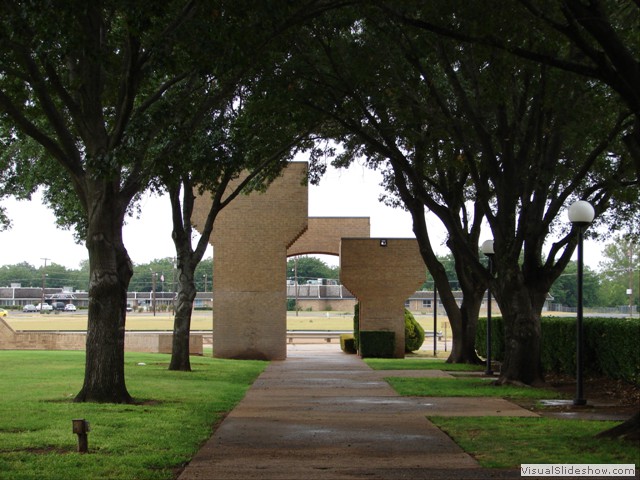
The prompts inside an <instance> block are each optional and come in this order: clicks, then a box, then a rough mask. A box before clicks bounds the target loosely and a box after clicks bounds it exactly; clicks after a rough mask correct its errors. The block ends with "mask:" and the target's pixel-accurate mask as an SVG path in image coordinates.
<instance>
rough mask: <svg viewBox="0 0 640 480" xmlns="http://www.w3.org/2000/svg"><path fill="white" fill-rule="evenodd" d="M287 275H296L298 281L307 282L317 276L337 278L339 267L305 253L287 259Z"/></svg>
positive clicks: (315, 278) (290, 277) (292, 276)
mask: <svg viewBox="0 0 640 480" xmlns="http://www.w3.org/2000/svg"><path fill="white" fill-rule="evenodd" d="M287 277H288V278H289V279H293V278H294V277H297V279H298V283H307V281H308V280H317V279H318V278H331V279H336V280H337V279H338V278H340V268H339V267H330V266H329V265H327V263H326V262H324V261H322V260H320V259H319V258H317V257H309V256H308V255H305V256H301V257H297V258H290V259H289V260H287Z"/></svg>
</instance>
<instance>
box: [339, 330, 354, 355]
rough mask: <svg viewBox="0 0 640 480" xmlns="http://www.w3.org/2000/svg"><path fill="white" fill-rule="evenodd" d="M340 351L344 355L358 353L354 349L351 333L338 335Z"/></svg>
mask: <svg viewBox="0 0 640 480" xmlns="http://www.w3.org/2000/svg"><path fill="white" fill-rule="evenodd" d="M340 349H342V351H343V352H344V353H358V350H357V349H356V339H355V337H354V336H353V335H352V334H351V333H343V334H342V335H340Z"/></svg>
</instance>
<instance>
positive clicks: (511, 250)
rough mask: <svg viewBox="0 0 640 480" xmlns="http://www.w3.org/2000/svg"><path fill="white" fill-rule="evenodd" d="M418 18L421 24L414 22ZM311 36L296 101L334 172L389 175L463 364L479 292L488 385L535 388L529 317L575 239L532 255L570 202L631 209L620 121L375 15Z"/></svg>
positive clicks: (594, 103) (569, 86) (571, 79)
mask: <svg viewBox="0 0 640 480" xmlns="http://www.w3.org/2000/svg"><path fill="white" fill-rule="evenodd" d="M430 13H431V12H430V11H429V10H428V7H425V8H424V9H423V10H421V15H423V16H424V17H425V18H428V17H429V16H430ZM482 23H483V25H482V28H485V29H488V28H491V27H492V26H493V24H491V22H488V23H489V24H490V25H484V24H485V23H486V19H485V18H483V20H482ZM478 28H479V27H478ZM319 30H320V29H319ZM323 33H325V32H323V31H320V33H318V32H314V34H315V35H314V39H316V42H318V43H320V42H321V46H320V48H319V50H320V51H322V52H323V53H324V55H325V57H326V59H325V60H324V63H319V60H318V58H317V57H314V58H313V61H310V62H309V63H310V65H311V66H310V69H311V71H312V74H311V75H309V78H313V79H314V80H313V81H309V83H310V84H311V90H312V89H313V87H315V86H316V83H320V82H323V83H321V85H322V87H324V88H325V90H323V96H320V97H314V96H311V95H308V92H306V93H307V98H308V100H306V101H307V102H308V103H309V104H310V105H311V106H312V108H316V109H321V110H322V111H323V112H324V113H325V114H327V115H329V116H331V118H332V119H333V120H334V122H335V124H336V126H335V127H334V132H335V133H334V138H336V139H337V140H339V141H341V142H342V143H343V145H344V147H345V152H344V153H343V154H341V155H340V156H338V160H337V161H338V163H343V164H348V163H349V162H350V161H351V160H352V159H353V158H355V156H357V155H364V156H366V157H367V158H368V159H369V161H370V163H371V164H373V165H376V166H379V165H384V163H385V162H388V163H387V165H388V170H387V181H388V183H387V184H388V185H389V186H390V187H391V189H392V190H394V192H395V193H396V194H397V195H398V197H399V199H400V200H401V204H402V205H403V206H404V207H405V208H407V209H408V210H409V211H410V212H411V213H412V216H413V219H414V231H415V233H416V237H417V239H418V242H419V244H420V247H421V252H422V253H423V258H424V259H425V263H426V264H427V267H428V268H429V271H430V272H431V274H432V275H433V276H434V277H435V279H436V284H437V285H438V288H439V290H441V296H442V299H443V303H444V304H445V308H446V310H447V313H448V314H449V317H450V319H452V318H453V322H452V327H454V325H457V326H458V332H459V336H458V338H463V339H464V338H465V336H466V338H467V340H469V342H468V343H467V344H463V345H461V348H460V352H464V353H463V354H462V355H463V356H466V355H468V359H469V360H468V361H474V359H473V355H474V354H473V353H472V352H473V346H474V345H473V340H472V338H473V336H472V335H471V333H473V332H474V330H473V328H475V327H474V316H475V318H477V311H478V309H479V305H480V301H481V298H482V295H483V291H484V290H485V288H486V285H487V284H488V282H490V281H491V283H492V291H494V292H495V294H496V297H497V299H498V301H499V303H500V307H501V311H502V313H503V316H505V320H506V326H507V335H508V342H507V345H508V346H509V348H508V349H507V350H508V351H507V352H506V360H505V365H504V367H503V369H502V375H501V381H502V382H511V381H514V382H523V383H538V382H541V381H542V379H543V377H542V370H541V367H540V361H539V352H540V348H539V341H540V328H539V317H540V312H541V309H542V306H543V304H544V301H545V299H546V295H547V292H548V290H549V287H550V285H551V283H552V282H553V280H554V279H555V278H556V277H557V275H559V274H560V273H561V272H562V269H563V268H564V266H565V265H566V264H567V263H568V261H569V260H570V257H571V253H572V251H573V249H574V248H575V242H576V235H575V230H574V231H573V232H567V231H565V232H564V233H561V234H560V239H559V240H558V241H557V242H555V243H554V244H553V245H552V247H551V249H550V251H549V253H548V254H547V256H546V258H543V254H542V252H543V247H544V242H545V239H547V238H548V237H549V235H550V233H551V231H552V229H553V228H554V227H555V225H556V223H557V220H556V219H557V217H558V214H559V213H560V212H561V211H562V210H563V208H565V204H566V202H568V201H569V200H570V199H571V198H574V197H575V196H583V197H589V198H591V199H592V201H594V203H595V204H596V210H597V211H598V213H602V212H604V211H605V210H606V208H607V206H608V205H609V203H610V202H611V203H612V204H613V207H612V208H611V209H610V211H611V212H617V213H618V214H621V215H625V214H626V213H628V212H625V207H622V205H627V206H633V204H634V201H636V199H637V190H635V189H633V188H630V187H631V186H632V185H634V184H635V183H636V182H637V180H635V179H634V178H633V177H632V176H631V177H630V173H629V172H630V168H629V166H630V161H629V156H628V155H626V154H625V153H624V151H623V150H621V148H620V146H619V145H620V139H621V138H622V137H623V136H624V135H626V133H627V132H628V131H629V128H631V125H632V122H630V115H629V113H628V112H627V111H626V108H625V107H624V106H621V105H619V104H616V103H615V102H612V101H611V100H610V95H609V93H608V91H607V89H606V88H597V87H596V88H594V85H593V83H592V82H588V81H585V80H584V79H583V78H581V77H575V76H572V75H567V74H564V73H563V72H560V71H554V70H550V69H549V68H546V67H537V66H535V65H532V64H529V63H526V62H520V61H517V60H516V59H514V57H509V56H505V55H501V54H500V53H499V52H496V51H495V50H492V49H488V48H485V47H476V46H469V45H465V46H460V45H459V44H456V43H453V42H447V41H444V40H442V39H441V38H438V37H437V36H429V35H426V34H425V33H424V32H423V31H421V30H417V31H412V30H410V29H409V30H407V29H405V28H402V27H401V26H397V25H394V24H393V22H389V20H388V19H387V18H383V17H380V16H376V15H375V14H374V15H371V16H370V17H367V18H366V21H365V20H363V19H359V20H355V21H354V22H353V23H351V24H346V26H345V28H344V30H343V31H341V32H340V33H338V34H334V32H332V31H329V32H328V33H327V34H325V36H322V35H321V34H323ZM530 41H531V40H530ZM305 48H306V50H307V51H312V49H311V48H310V47H309V46H308V45H305ZM321 60H322V59H321ZM327 72H329V73H327ZM318 79H321V80H320V81H319V80H318ZM314 82H315V83H314ZM327 87H329V88H330V91H331V93H332V95H331V96H329V95H327V94H326V91H327ZM505 92H508V95H505ZM327 97H328V98H327ZM558 98H562V99H563V102H564V103H560V102H558V101H557V99H558ZM594 112H598V113H597V114H595V116H594ZM585 118H589V119H590V121H585ZM634 192H635V193H634ZM425 206H426V207H428V208H429V209H430V210H431V211H432V212H434V213H436V215H438V217H439V218H440V220H441V221H442V223H443V224H444V225H445V227H446V228H447V230H448V233H449V239H448V241H447V245H448V246H449V248H450V249H451V250H452V253H453V255H454V257H455V258H456V269H457V274H458V279H459V281H460V283H461V286H462V289H463V291H464V298H465V301H467V300H468V301H469V305H464V304H463V306H462V307H461V308H460V310H459V311H457V310H456V308H457V306H456V305H455V304H454V301H451V305H449V306H448V305H447V304H448V302H449V300H453V299H449V298H448V296H449V292H447V291H446V285H447V281H446V275H445V274H444V271H443V268H442V266H441V265H438V264H437V263H436V262H435V260H436V258H435V255H434V254H433V250H432V248H431V245H430V241H429V238H428V231H427V226H426V224H425V219H424V207H425ZM614 207H615V208H614ZM631 210H633V208H631ZM483 218H486V219H487V222H488V223H489V225H490V227H491V230H492V232H493V236H494V239H495V242H496V258H495V260H496V262H495V265H496V270H497V272H498V274H497V277H496V280H492V279H491V278H490V277H489V275H488V272H487V271H486V268H485V267H484V266H482V264H481V262H480V261H479V257H478V247H477V246H478V243H479V241H478V240H479V234H480V226H481V223H482V221H483ZM521 258H522V260H521ZM440 285H443V287H442V289H441V287H440ZM465 288H467V289H468V290H465ZM461 312H465V314H466V316H463V315H461ZM456 315H457V317H456ZM454 328H455V327H454ZM454 335H455V333H454ZM454 338H455V337H454ZM452 356H453V353H452Z"/></svg>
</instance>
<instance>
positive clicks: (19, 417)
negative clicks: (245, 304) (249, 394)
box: [0, 351, 267, 480]
mask: <svg viewBox="0 0 640 480" xmlns="http://www.w3.org/2000/svg"><path fill="white" fill-rule="evenodd" d="M168 362H169V356H168V355H161V354H132V353H128V354H127V355H126V376H127V377H126V378H127V388H128V390H129V393H130V394H131V395H132V396H133V397H134V399H135V400H136V404H134V405H113V404H95V403H73V401H72V400H73V397H74V396H75V394H77V393H78V392H79V391H80V388H81V386H82V379H83V375H84V352H40V351H37V352H36V351H22V352H16V351H0V364H1V365H2V368H1V369H0V391H2V395H1V396H0V479H2V480H5V479H6V480H21V479H38V480H46V479H51V480H58V479H61V478H64V479H69V480H74V479H78V480H80V479H82V480H84V479H88V478H91V479H100V478H103V479H106V478H108V479H110V480H111V479H113V480H117V479H122V480H131V479H134V478H135V479H140V480H142V479H171V478H174V476H175V471H176V470H177V469H179V468H180V467H181V466H183V465H184V464H185V463H186V462H187V461H188V460H189V459H190V458H191V457H192V456H193V455H194V454H195V452H196V451H197V450H198V448H199V447H200V446H201V445H202V443H203V442H204V441H205V440H207V439H208V438H209V436H210V435H211V432H212V428H213V426H214V425H215V424H216V422H218V421H219V420H220V419H221V418H222V417H223V416H224V414H225V413H226V412H228V411H230V410H231V409H232V408H233V407H234V406H235V405H236V404H237V402H239V401H240V399H241V398H242V397H243V396H244V394H245V392H246V390H247V389H248V387H249V386H250V385H251V383H253V381H254V380H255V378H256V377H257V375H259V373H260V372H261V371H262V370H263V369H264V367H265V366H266V365H267V362H260V361H246V360H244V361H232V360H219V359H213V358H206V357H191V364H192V369H193V372H170V371H168V370H167V366H168ZM142 364H144V365H142ZM77 418H84V419H86V420H87V421H89V422H90V423H91V432H90V433H89V453H88V454H85V455H82V454H78V453H76V448H77V437H76V436H75V435H73V434H72V431H71V421H72V419H77Z"/></svg>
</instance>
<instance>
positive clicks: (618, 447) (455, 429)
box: [429, 417, 638, 468]
mask: <svg viewBox="0 0 640 480" xmlns="http://www.w3.org/2000/svg"><path fill="white" fill-rule="evenodd" d="M429 420H431V421H432V422H433V423H435V424H436V425H437V426H438V427H439V428H440V429H441V430H443V431H445V432H446V433H447V434H448V435H449V436H450V437H451V438H453V440H454V441H455V442H456V443H457V444H458V445H460V446H461V447H462V448H463V449H464V450H465V451H466V452H467V453H469V454H471V455H473V456H474V457H475V458H476V459H477V460H478V462H479V463H480V465H482V466H483V467H485V468H519V467H520V465H521V464H523V463H561V464H577V463H583V464H584V463H591V464H593V463H600V464H601V463H607V464H611V463H634V464H637V463H638V445H637V443H636V444H634V443H630V442H624V441H622V440H613V439H601V438H597V439H596V438H594V435H595V434H597V433H599V432H601V431H603V430H606V429H607V428H610V427H612V426H614V425H616V423H617V422H602V421H592V420H563V419H555V418H531V417H526V418H521V417H455V418H453V417H448V418H447V417H431V418H429Z"/></svg>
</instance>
